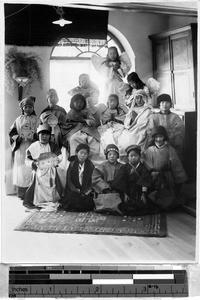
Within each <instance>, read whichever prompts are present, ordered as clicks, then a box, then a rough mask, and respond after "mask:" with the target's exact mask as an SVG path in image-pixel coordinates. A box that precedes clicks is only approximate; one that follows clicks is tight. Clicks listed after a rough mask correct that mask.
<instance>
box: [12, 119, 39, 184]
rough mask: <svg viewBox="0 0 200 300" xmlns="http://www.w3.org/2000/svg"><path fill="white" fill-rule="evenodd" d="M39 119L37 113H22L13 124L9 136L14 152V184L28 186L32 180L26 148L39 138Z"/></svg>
mask: <svg viewBox="0 0 200 300" xmlns="http://www.w3.org/2000/svg"><path fill="white" fill-rule="evenodd" d="M38 125H39V119H38V117H37V116H36V115H30V116H26V115H21V116H19V117H18V118H17V119H16V120H15V122H14V123H13V124H12V126H11V128H10V131H9V136H10V142H11V146H12V150H13V154H14V165H13V184H14V185H16V186H19V187H28V186H29V184H30V182H31V173H32V172H31V171H32V170H31V168H30V167H28V166H26V164H25V157H26V150H27V148H28V147H29V146H30V145H31V143H33V142H35V141H36V140H37V134H36V131H37V127H38Z"/></svg>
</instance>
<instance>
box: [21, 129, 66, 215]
mask: <svg viewBox="0 0 200 300" xmlns="http://www.w3.org/2000/svg"><path fill="white" fill-rule="evenodd" d="M37 133H38V136H39V141H37V142H35V143H33V144H31V145H30V147H29V148H28V149H27V151H26V164H27V166H29V167H32V169H33V180H32V183H31V185H30V187H29V188H28V190H27V191H26V195H25V199H24V205H25V206H26V207H30V208H31V207H33V208H34V207H40V208H44V209H46V210H49V209H50V210H55V209H57V206H58V200H59V199H60V197H61V196H62V193H63V190H62V185H61V182H60V179H59V176H58V173H57V170H56V167H57V166H58V164H59V163H60V161H61V160H62V154H61V150H60V148H59V147H58V146H57V145H56V144H55V143H53V142H51V141H50V137H51V128H50V126H49V125H47V124H42V125H40V126H39V127H38V129H37Z"/></svg>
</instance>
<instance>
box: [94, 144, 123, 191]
mask: <svg viewBox="0 0 200 300" xmlns="http://www.w3.org/2000/svg"><path fill="white" fill-rule="evenodd" d="M105 155H106V159H107V161H105V162H103V163H101V164H100V165H98V166H96V167H95V169H94V171H93V174H92V187H93V189H94V190H95V192H96V193H97V194H106V193H111V192H112V191H113V189H112V188H111V182H112V181H113V179H114V178H115V177H116V175H117V173H118V171H119V169H120V168H121V166H122V164H121V163H120V162H118V161H117V160H118V158H119V149H118V147H117V146H116V145H114V144H109V145H108V146H107V147H106V149H105Z"/></svg>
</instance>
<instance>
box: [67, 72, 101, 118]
mask: <svg viewBox="0 0 200 300" xmlns="http://www.w3.org/2000/svg"><path fill="white" fill-rule="evenodd" d="M68 94H69V95H71V96H74V95H76V94H81V95H83V96H84V97H85V99H86V103H87V109H88V110H89V111H90V112H91V113H92V114H95V112H96V111H97V110H98V106H97V105H98V97H99V88H98V86H97V85H96V84H95V83H94V82H92V81H91V80H90V77H89V75H88V74H85V73H83V74H81V75H80V76H79V85H78V86H77V87H75V88H73V89H71V90H70V91H69V92H68Z"/></svg>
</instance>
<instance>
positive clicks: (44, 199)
mask: <svg viewBox="0 0 200 300" xmlns="http://www.w3.org/2000/svg"><path fill="white" fill-rule="evenodd" d="M91 60H92V64H93V66H94V68H95V69H96V71H97V72H99V74H100V75H101V76H103V77H104V78H106V86H105V93H104V94H105V99H104V104H103V103H99V99H98V98H99V88H98V82H93V81H92V78H90V76H89V75H88V74H87V73H84V72H83V73H82V74H78V76H79V83H78V86H76V87H74V88H73V89H71V90H70V91H67V93H68V94H69V95H70V96H71V100H70V110H69V111H67V112H66V110H65V109H64V108H63V107H61V106H59V105H58V103H59V97H58V94H57V91H56V90H55V89H53V88H50V89H49V90H48V91H47V93H46V103H47V105H46V108H45V109H44V110H43V111H41V112H40V114H39V115H36V113H35V110H34V106H35V101H37V99H36V98H35V97H34V96H27V97H25V98H24V99H22V100H21V101H20V102H19V107H20V110H21V115H20V116H19V117H17V119H16V120H15V121H14V123H13V124H12V125H11V127H10V131H9V138H10V144H11V147H12V154H13V185H14V186H16V190H17V196H18V197H19V198H20V199H21V200H22V203H23V205H24V206H25V207H26V208H28V209H39V210H43V211H58V210H64V211H77V212H79V211H80V212H82V211H85V212H86V211H95V212H97V213H106V214H115V215H130V216H135V215H144V214H152V213H157V212H159V211H162V210H164V211H171V210H173V209H175V208H177V207H179V206H180V205H182V204H183V203H184V196H183V194H182V186H183V184H184V183H185V182H187V180H188V177H187V174H186V172H185V170H184V167H183V160H184V159H183V147H184V122H183V120H182V119H181V118H180V117H179V115H178V114H176V113H174V112H172V111H171V110H170V108H171V107H172V106H173V103H172V99H171V96H170V95H169V94H167V93H166V94H165V93H163V94H159V89H160V83H159V82H158V81H156V80H155V79H153V78H149V79H148V80H147V82H146V83H144V82H143V81H142V80H141V79H140V77H139V75H138V74H137V73H136V72H130V70H131V65H132V64H131V61H130V59H129V57H128V55H127V54H126V52H123V53H122V54H121V55H119V54H118V50H117V48H116V47H110V48H108V53H107V56H106V57H105V58H100V57H98V56H96V55H94V56H92V58H91ZM83 71H84V70H83ZM125 79H126V81H127V82H125ZM162 90H163V89H162Z"/></svg>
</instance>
